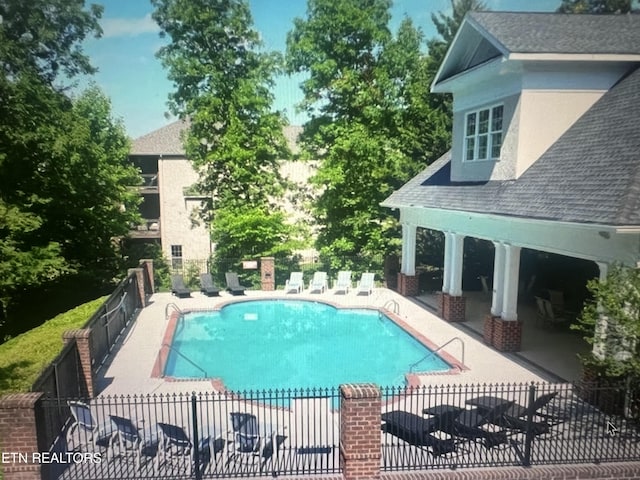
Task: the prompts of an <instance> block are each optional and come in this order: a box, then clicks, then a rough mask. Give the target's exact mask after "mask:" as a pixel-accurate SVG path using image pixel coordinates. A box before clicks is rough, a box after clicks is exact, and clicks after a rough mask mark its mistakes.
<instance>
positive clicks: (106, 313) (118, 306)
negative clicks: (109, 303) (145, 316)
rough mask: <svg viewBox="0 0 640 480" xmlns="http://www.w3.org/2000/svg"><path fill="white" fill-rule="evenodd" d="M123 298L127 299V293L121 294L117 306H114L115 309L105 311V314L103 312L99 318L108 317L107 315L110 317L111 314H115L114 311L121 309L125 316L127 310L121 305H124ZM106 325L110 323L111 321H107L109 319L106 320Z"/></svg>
mask: <svg viewBox="0 0 640 480" xmlns="http://www.w3.org/2000/svg"><path fill="white" fill-rule="evenodd" d="M125 298H127V292H124V293H123V294H122V297H121V298H120V302H118V305H116V306H115V307H113V308H112V309H111V310H109V311H107V312H104V313H103V314H102V315H100V318H104V317H108V316H109V315H111V314H112V313H113V312H115V311H116V310H120V308H122V309H123V310H124V311H125V316H126V313H127V310H126V308H125V307H124V306H123V303H124V300H125ZM106 323H107V325H108V324H109V323H111V320H109V319H108V318H107V322H106Z"/></svg>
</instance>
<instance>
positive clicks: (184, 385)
mask: <svg viewBox="0 0 640 480" xmlns="http://www.w3.org/2000/svg"><path fill="white" fill-rule="evenodd" d="M274 298H292V299H293V298H295V299H305V300H315V301H323V302H328V303H332V304H337V305H340V306H346V307H384V306H385V305H387V306H388V307H389V308H390V309H392V307H393V303H394V302H397V305H398V316H399V317H400V318H401V319H402V321H403V322H406V324H407V325H409V326H410V328H411V329H413V330H415V331H416V332H417V333H418V334H419V335H422V336H424V337H426V338H428V339H429V340H430V341H431V342H433V343H434V344H436V345H442V344H443V343H445V342H447V341H449V340H450V339H451V338H453V337H459V338H460V339H462V341H463V342H464V350H465V351H464V354H465V358H464V363H465V366H466V367H467V368H466V369H464V370H462V371H460V372H459V373H455V374H448V375H442V374H431V375H420V376H419V381H420V383H421V384H423V385H447V384H448V385H454V384H478V383H505V382H512V383H521V382H531V381H536V382H537V381H557V380H558V378H557V377H554V376H553V375H550V374H549V372H548V371H547V370H545V369H536V368H532V366H531V365H529V364H527V363H526V362H523V361H522V359H523V357H522V356H519V355H513V354H503V353H500V352H498V351H496V350H494V349H492V348H490V347H488V346H486V345H484V343H482V340H481V339H479V338H478V333H477V331H475V330H474V328H473V326H471V325H476V324H477V319H476V317H482V316H483V314H484V313H482V315H481V314H480V312H479V311H478V312H477V313H473V312H475V311H476V309H473V310H471V311H470V310H469V308H468V309H467V311H468V314H467V317H468V318H469V319H470V321H469V322H465V323H469V325H465V326H464V327H461V326H459V325H455V324H449V323H447V322H445V321H444V320H442V319H440V318H439V317H438V316H437V315H436V314H435V313H434V312H433V310H432V309H431V308H430V307H429V306H428V305H427V304H428V303H429V302H428V299H424V298H422V299H409V298H405V297H402V296H401V295H399V294H397V293H396V292H394V291H391V290H388V289H385V288H377V289H376V290H375V291H374V293H373V294H372V295H370V296H363V295H356V294H355V293H353V292H351V293H349V294H346V295H344V294H334V293H333V292H332V291H329V292H326V293H322V294H308V293H302V294H286V295H285V294H284V292H283V291H282V290H280V291H275V292H263V291H247V293H246V295H244V296H235V297H234V296H231V295H229V294H226V293H223V294H222V295H221V296H220V297H206V296H204V295H202V294H200V293H199V292H193V293H192V294H191V297H190V298H177V297H175V296H172V295H171V294H170V293H156V294H154V295H153V296H152V297H151V299H150V304H149V305H148V306H147V307H146V308H144V309H142V310H141V311H140V312H139V314H138V317H137V319H136V320H135V321H134V322H132V323H131V325H130V326H129V327H128V329H127V330H125V332H124V333H123V335H122V337H121V339H120V340H119V342H118V343H117V344H116V346H115V348H114V352H113V354H112V355H111V357H110V360H109V361H108V362H107V363H106V364H105V365H104V366H103V368H102V369H101V371H100V373H99V375H98V378H97V386H98V391H99V392H100V395H119V394H151V393H156V394H160V393H177V392H210V391H212V390H216V389H217V388H219V387H218V385H217V384H216V383H215V382H212V381H211V380H179V381H175V380H168V379H164V378H154V377H153V376H152V371H153V369H154V365H155V362H156V359H157V356H158V352H159V351H160V349H161V347H162V344H163V339H164V336H165V331H166V328H167V325H168V323H169V322H168V320H167V318H166V317H165V311H166V310H167V305H169V304H170V303H174V304H175V305H177V306H178V307H179V308H180V309H181V310H183V311H188V310H203V309H214V308H217V307H219V306H221V305H223V304H224V303H228V302H230V301H239V300H240V301H241V300H250V299H256V300H257V299H274ZM169 309H171V307H169ZM248 346H250V344H248ZM444 350H445V351H446V352H447V353H448V354H449V355H451V356H453V357H454V358H456V359H458V360H459V361H461V360H462V358H461V353H462V351H461V350H462V349H461V345H460V342H457V341H455V342H452V343H451V344H450V345H449V346H447V347H446V348H445V349H444ZM555 350H556V349H554V351H555ZM565 351H566V349H565ZM555 361H556V360H553V362H555ZM545 367H547V366H545ZM565 378H566V377H565ZM268 387H269V386H268V385H265V388H268ZM319 387H332V385H319Z"/></svg>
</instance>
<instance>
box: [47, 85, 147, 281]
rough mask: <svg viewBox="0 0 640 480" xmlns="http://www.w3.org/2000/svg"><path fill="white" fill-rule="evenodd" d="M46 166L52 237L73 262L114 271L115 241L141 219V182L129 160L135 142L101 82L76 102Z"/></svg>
mask: <svg viewBox="0 0 640 480" xmlns="http://www.w3.org/2000/svg"><path fill="white" fill-rule="evenodd" d="M52 150H53V152H52V153H53V155H52V157H51V158H50V160H49V162H48V164H47V165H46V166H42V169H43V173H44V176H45V178H47V180H46V181H44V182H43V183H42V191H44V192H47V193H48V196H49V197H50V198H51V201H50V202H48V203H47V204H46V206H45V207H44V208H42V209H41V212H42V216H43V218H46V220H45V222H44V228H45V229H46V231H47V234H48V235H49V238H51V239H53V240H54V241H57V242H58V243H60V245H62V253H63V255H64V257H65V258H66V259H67V261H68V262H69V263H70V264H72V265H74V266H75V265H77V266H78V267H80V266H81V267H82V268H84V269H90V270H93V271H96V272H98V273H102V272H105V274H107V275H109V274H110V275H114V274H115V272H116V271H117V266H118V265H117V262H118V258H119V256H120V253H119V251H118V249H117V248H116V244H114V241H113V239H114V238H117V237H122V236H124V235H126V234H127V233H128V231H129V229H130V227H131V225H132V224H134V223H136V222H137V221H138V220H139V214H138V209H137V206H138V203H139V202H140V197H139V195H138V194H137V192H135V191H134V190H132V189H131V188H130V186H131V185H136V184H138V183H140V176H139V173H138V171H137V170H136V169H135V168H134V167H133V166H131V164H130V163H129V161H128V154H129V140H128V137H127V135H126V132H125V128H124V125H123V123H122V121H121V120H119V119H114V118H113V117H112V113H111V103H110V101H109V99H108V98H107V97H106V96H105V95H104V93H102V91H100V89H99V88H98V87H96V86H95V85H92V86H90V87H89V88H88V89H87V90H85V91H84V92H82V94H81V95H80V96H79V97H78V98H77V99H75V100H74V101H73V107H72V109H71V111H70V112H69V115H68V123H67V125H65V133H64V134H61V135H60V136H58V138H57V139H56V141H55V143H54V144H53V146H52Z"/></svg>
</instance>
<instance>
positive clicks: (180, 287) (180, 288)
mask: <svg viewBox="0 0 640 480" xmlns="http://www.w3.org/2000/svg"><path fill="white" fill-rule="evenodd" d="M171 293H172V294H174V295H176V296H178V297H180V298H185V297H190V296H191V290H189V289H188V288H187V286H186V285H185V284H184V279H183V278H182V275H171Z"/></svg>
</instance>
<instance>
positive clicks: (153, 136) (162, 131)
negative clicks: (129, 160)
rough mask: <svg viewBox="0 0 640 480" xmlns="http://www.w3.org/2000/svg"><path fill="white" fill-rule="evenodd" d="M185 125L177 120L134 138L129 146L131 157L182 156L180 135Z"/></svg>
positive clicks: (182, 149)
mask: <svg viewBox="0 0 640 480" xmlns="http://www.w3.org/2000/svg"><path fill="white" fill-rule="evenodd" d="M186 125H187V123H186V122H184V121H182V120H177V121H175V122H173V123H170V124H169V125H166V126H164V127H161V128H159V129H157V130H154V131H153V132H150V133H147V134H146V135H143V136H141V137H138V138H136V139H135V140H134V141H133V142H132V145H131V155H184V148H183V147H182V139H181V134H182V132H183V131H184V129H185V128H186Z"/></svg>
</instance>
